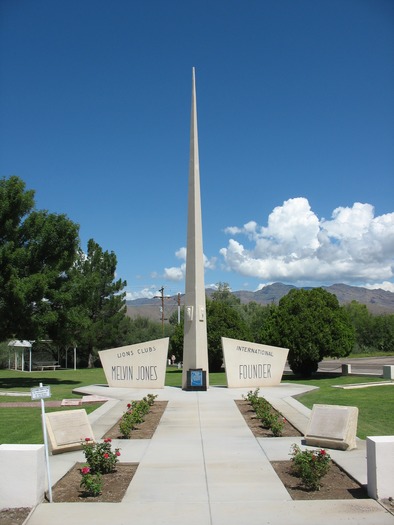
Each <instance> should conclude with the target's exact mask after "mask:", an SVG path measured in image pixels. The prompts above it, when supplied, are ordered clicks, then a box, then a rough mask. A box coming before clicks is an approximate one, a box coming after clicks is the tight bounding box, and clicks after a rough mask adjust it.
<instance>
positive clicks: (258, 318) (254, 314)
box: [242, 301, 275, 343]
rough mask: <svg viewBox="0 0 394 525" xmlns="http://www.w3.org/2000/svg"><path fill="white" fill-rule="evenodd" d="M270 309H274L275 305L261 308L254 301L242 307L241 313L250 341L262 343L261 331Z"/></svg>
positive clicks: (260, 305)
mask: <svg viewBox="0 0 394 525" xmlns="http://www.w3.org/2000/svg"><path fill="white" fill-rule="evenodd" d="M272 308H275V305H268V306H263V305H262V304H259V303H256V302H254V301H251V302H250V303H247V304H243V305H242V312H243V316H244V319H245V322H246V323H247V325H248V327H249V330H250V334H251V341H255V342H256V343H260V342H262V341H261V331H262V329H263V326H264V325H265V323H266V321H267V319H268V318H269V317H270V315H271V310H272Z"/></svg>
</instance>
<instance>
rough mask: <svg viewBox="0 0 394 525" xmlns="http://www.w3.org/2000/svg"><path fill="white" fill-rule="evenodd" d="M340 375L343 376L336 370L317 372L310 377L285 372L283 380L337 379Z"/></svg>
mask: <svg viewBox="0 0 394 525" xmlns="http://www.w3.org/2000/svg"><path fill="white" fill-rule="evenodd" d="M338 377H343V375H342V374H337V373H335V372H315V373H314V374H312V375H311V376H310V377H301V376H296V375H294V374H293V373H292V372H285V373H284V374H283V376H282V381H284V382H286V383H287V382H289V381H303V382H307V381H309V380H310V379H313V380H314V381H316V380H319V379H335V378H338Z"/></svg>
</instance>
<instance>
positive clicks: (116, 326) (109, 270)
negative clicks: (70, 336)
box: [68, 239, 127, 366]
mask: <svg viewBox="0 0 394 525" xmlns="http://www.w3.org/2000/svg"><path fill="white" fill-rule="evenodd" d="M116 264H117V260H116V255H115V254H114V252H110V253H109V252H108V251H105V252H104V251H103V250H102V248H101V247H100V246H99V244H97V243H96V242H95V241H94V240H93V239H90V240H89V241H88V246H87V253H86V254H85V253H83V252H82V251H81V250H80V252H79V256H78V259H77V261H76V263H75V264H74V266H73V267H72V268H71V269H70V272H69V276H70V280H69V283H68V289H69V290H70V293H71V300H72V302H73V304H74V307H75V309H74V311H73V312H72V317H73V320H74V321H76V317H78V320H77V321H76V326H75V330H76V333H75V334H74V336H75V339H76V341H77V344H78V347H79V348H80V349H81V350H82V351H83V355H84V356H85V358H86V357H87V358H88V366H92V365H93V362H94V359H95V357H96V350H101V349H105V348H110V347H116V346H122V345H123V344H124V341H125V339H124V338H125V336H126V334H127V330H126V333H125V331H124V328H125V325H124V324H125V323H126V322H127V321H125V316H126V303H125V295H126V293H125V292H123V291H122V290H123V289H124V287H125V286H126V281H122V280H121V279H118V280H116V281H115V273H116Z"/></svg>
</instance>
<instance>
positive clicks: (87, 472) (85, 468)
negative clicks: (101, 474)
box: [81, 467, 90, 474]
mask: <svg viewBox="0 0 394 525" xmlns="http://www.w3.org/2000/svg"><path fill="white" fill-rule="evenodd" d="M89 472H90V468H89V467H83V468H81V473H82V474H89Z"/></svg>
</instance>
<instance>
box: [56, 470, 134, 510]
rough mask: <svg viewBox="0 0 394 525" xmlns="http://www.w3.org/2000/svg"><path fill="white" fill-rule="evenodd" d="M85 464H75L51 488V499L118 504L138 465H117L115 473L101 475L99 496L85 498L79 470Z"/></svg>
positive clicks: (57, 501)
mask: <svg viewBox="0 0 394 525" xmlns="http://www.w3.org/2000/svg"><path fill="white" fill-rule="evenodd" d="M83 466H85V463H76V464H75V465H74V466H73V468H72V469H71V470H69V471H68V472H67V474H66V475H65V476H63V477H62V478H61V479H60V480H59V481H58V482H57V483H56V485H55V486H54V487H53V489H52V499H53V501H54V502H55V503H59V502H78V501H79V502H97V503H102V502H107V503H118V502H120V501H122V499H123V496H124V494H125V492H126V490H127V488H128V486H129V485H130V481H131V480H132V479H133V476H134V474H135V472H136V471H137V467H138V463H117V465H116V470H115V472H111V473H109V474H103V475H102V477H101V479H102V482H103V486H102V493H101V494H100V495H99V496H95V497H92V496H86V494H85V493H84V490H83V489H82V488H80V486H79V485H80V483H81V479H82V475H81V471H80V469H81V468H82V467H83Z"/></svg>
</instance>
